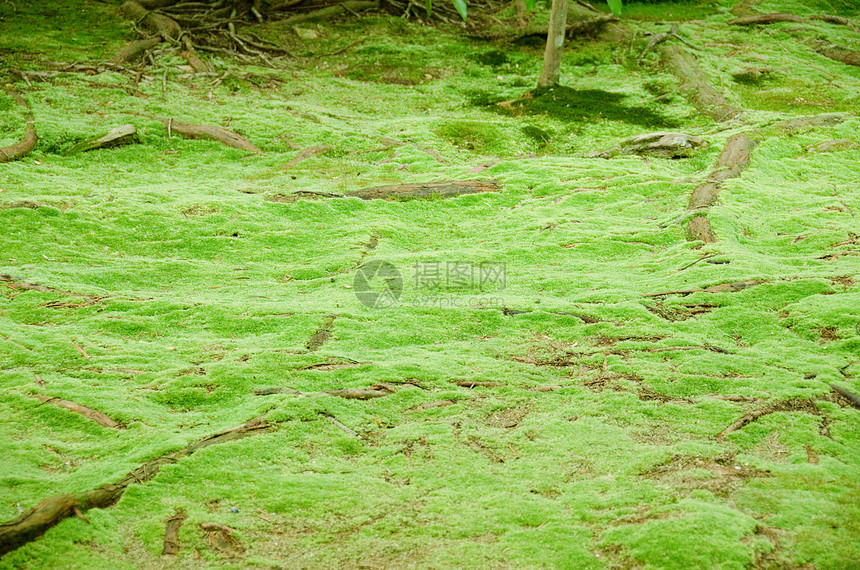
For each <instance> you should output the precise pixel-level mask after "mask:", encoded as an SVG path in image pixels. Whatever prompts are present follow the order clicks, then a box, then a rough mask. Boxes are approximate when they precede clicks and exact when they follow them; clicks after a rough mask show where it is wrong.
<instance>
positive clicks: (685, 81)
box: [660, 46, 741, 122]
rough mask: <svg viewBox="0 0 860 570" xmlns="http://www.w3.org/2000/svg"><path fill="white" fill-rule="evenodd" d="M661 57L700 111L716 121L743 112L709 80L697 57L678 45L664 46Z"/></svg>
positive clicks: (727, 118) (731, 117)
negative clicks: (731, 103)
mask: <svg viewBox="0 0 860 570" xmlns="http://www.w3.org/2000/svg"><path fill="white" fill-rule="evenodd" d="M660 58H661V60H662V62H663V65H665V66H666V67H667V68H668V69H669V71H670V72H671V73H672V74H673V75H675V76H676V77H677V78H678V79H680V80H681V91H682V92H683V93H684V94H685V95H686V96H687V97H688V98H689V100H690V102H691V103H692V104H693V106H694V107H696V108H697V109H698V110H699V112H700V113H702V114H703V115H705V116H708V117H711V118H712V119H714V120H715V121H718V122H723V121H728V120H730V119H733V118H735V117H737V116H738V115H740V114H741V110H740V109H737V108H736V107H733V106H732V105H730V104H729V102H728V101H726V99H725V97H723V96H722V95H721V94H720V93H718V92H717V91H716V90H715V89H714V88H713V87H711V85H710V83H709V82H708V77H707V75H705V72H704V71H702V69H701V68H700V67H699V64H698V62H697V61H696V58H695V57H693V56H692V55H691V54H690V53H689V52H688V51H686V50H685V49H683V48H681V47H678V46H664V47H662V48H661V49H660Z"/></svg>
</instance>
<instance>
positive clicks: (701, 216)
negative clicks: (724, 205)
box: [687, 133, 758, 243]
mask: <svg viewBox="0 0 860 570" xmlns="http://www.w3.org/2000/svg"><path fill="white" fill-rule="evenodd" d="M757 144H758V141H756V140H754V139H751V138H749V137H748V136H746V135H745V134H743V133H738V134H736V135H733V136H732V137H731V138H729V140H728V141H727V142H726V146H725V148H724V149H723V152H722V153H720V156H719V158H718V159H717V164H716V165H715V166H714V170H713V171H711V174H710V175H708V180H707V182H705V183H704V184H702V185H700V186H697V187H696V188H695V189H694V190H693V193H692V194H691V196H690V202H689V204H688V205H687V212H688V213H695V214H697V215H696V216H695V217H693V218H692V219H691V220H690V221H689V222H688V224H687V231H688V234H689V237H690V239H692V240H699V241H703V242H705V243H714V242H715V241H717V236H716V235H715V234H714V230H713V229H712V228H711V223H710V222H709V221H708V218H707V217H706V214H707V211H708V210H709V209H710V208H711V206H713V205H714V204H715V203H716V202H717V197H718V196H719V193H720V185H721V184H722V183H723V182H724V181H725V180H727V179H729V178H737V177H738V176H740V174H741V171H742V170H743V169H744V168H746V166H747V165H748V164H749V162H750V154H751V153H752V150H753V149H754V148H755V147H756V145H757Z"/></svg>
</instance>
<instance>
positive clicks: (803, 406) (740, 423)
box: [716, 399, 820, 441]
mask: <svg viewBox="0 0 860 570" xmlns="http://www.w3.org/2000/svg"><path fill="white" fill-rule="evenodd" d="M774 412H808V413H810V414H813V415H816V416H817V415H820V414H819V413H818V408H817V407H816V405H815V402H813V401H812V400H798V399H793V400H786V401H784V402H779V403H777V404H773V405H771V406H767V407H766V408H763V409H761V410H755V411H753V412H750V413H748V414H746V415H745V416H743V417H742V418H740V419H738V420H737V421H736V422H735V423H733V424H732V425H730V426H729V427H727V428H726V429H724V430H723V431H721V432H720V433H718V434H717V436H716V438H717V441H723V438H724V437H725V436H727V435H729V434H730V433H732V432H735V431H738V430H739V429H741V428H743V427H744V426H746V425H749V424H751V423H752V422H754V421H756V420H758V419H759V418H761V417H763V416H766V415H768V414H772V413H774Z"/></svg>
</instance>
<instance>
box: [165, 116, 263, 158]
mask: <svg viewBox="0 0 860 570" xmlns="http://www.w3.org/2000/svg"><path fill="white" fill-rule="evenodd" d="M155 119H156V120H157V121H160V122H161V124H163V125H164V128H165V129H167V136H168V137H169V136H170V135H171V134H172V133H177V134H180V135H182V136H184V137H185V138H189V139H207V140H213V141H217V142H219V143H221V144H223V145H226V146H230V147H233V148H238V149H240V150H247V151H250V152H263V151H262V150H260V149H259V148H257V147H256V146H254V145H253V144H252V143H251V142H250V141H249V140H248V139H246V138H245V137H243V136H242V135H240V134H238V133H234V132H233V131H231V130H228V129H225V128H223V127H214V126H211V125H195V124H193V123H186V122H185V121H180V120H179V119H171V118H163V117H155Z"/></svg>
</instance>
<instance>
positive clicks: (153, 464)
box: [0, 417, 272, 556]
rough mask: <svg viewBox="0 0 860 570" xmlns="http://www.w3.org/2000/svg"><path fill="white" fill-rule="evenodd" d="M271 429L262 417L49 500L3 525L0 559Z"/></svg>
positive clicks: (1, 526)
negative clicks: (180, 464)
mask: <svg viewBox="0 0 860 570" xmlns="http://www.w3.org/2000/svg"><path fill="white" fill-rule="evenodd" d="M271 428H272V424H269V423H267V422H266V421H265V420H264V419H263V418H262V417H258V418H254V419H252V420H250V421H248V422H246V423H244V424H242V425H240V426H236V427H234V428H230V429H227V430H224V431H221V432H218V433H216V434H213V435H210V436H208V437H205V438H203V439H201V440H199V441H196V442H194V443H191V444H189V445H188V446H187V447H185V448H184V449H180V450H179V451H174V452H173V453H168V454H166V455H162V456H160V457H156V458H155V459H152V460H151V461H148V462H146V463H144V464H143V465H142V466H140V467H138V468H137V469H135V470H134V471H132V472H131V473H129V474H128V475H126V476H125V477H123V478H122V479H120V480H118V481H116V482H114V483H108V484H106V485H102V486H101V487H97V488H95V489H91V490H89V491H84V492H82V493H75V494H66V495H56V496H54V497H49V498H47V499H45V500H44V501H42V502H41V503H39V504H38V505H36V506H35V507H33V508H32V509H30V510H29V511H26V512H25V513H22V514H21V516H19V517H18V518H16V519H14V520H12V521H9V522H7V523H3V524H0V556H2V555H4V554H6V553H7V552H11V551H13V550H15V549H16V548H19V547H21V546H23V545H24V544H26V543H28V542H31V541H33V540H36V539H37V538H39V537H40V536H42V535H43V534H44V533H45V531H47V530H48V529H49V528H51V527H53V526H55V525H57V524H59V523H60V522H61V521H63V520H64V519H66V518H68V517H70V516H72V515H77V516H83V515H82V513H84V512H86V511H87V510H89V509H105V508H108V507H112V506H113V505H115V504H116V502H117V501H119V499H120V497H122V495H123V493H125V491H126V489H127V488H128V486H129V485H132V484H134V483H138V484H141V485H143V484H145V483H147V482H148V481H150V480H152V478H153V477H155V476H156V474H158V471H159V469H160V468H161V466H162V465H165V464H168V463H176V462H177V461H178V460H180V459H182V458H184V457H188V456H189V455H191V454H192V453H194V452H195V451H199V450H201V449H203V448H206V447H209V446H211V445H218V444H221V443H226V442H228V441H234V440H237V439H241V438H243V437H248V436H250V435H254V434H257V433H260V432H262V431H266V430H269V429H271Z"/></svg>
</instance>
